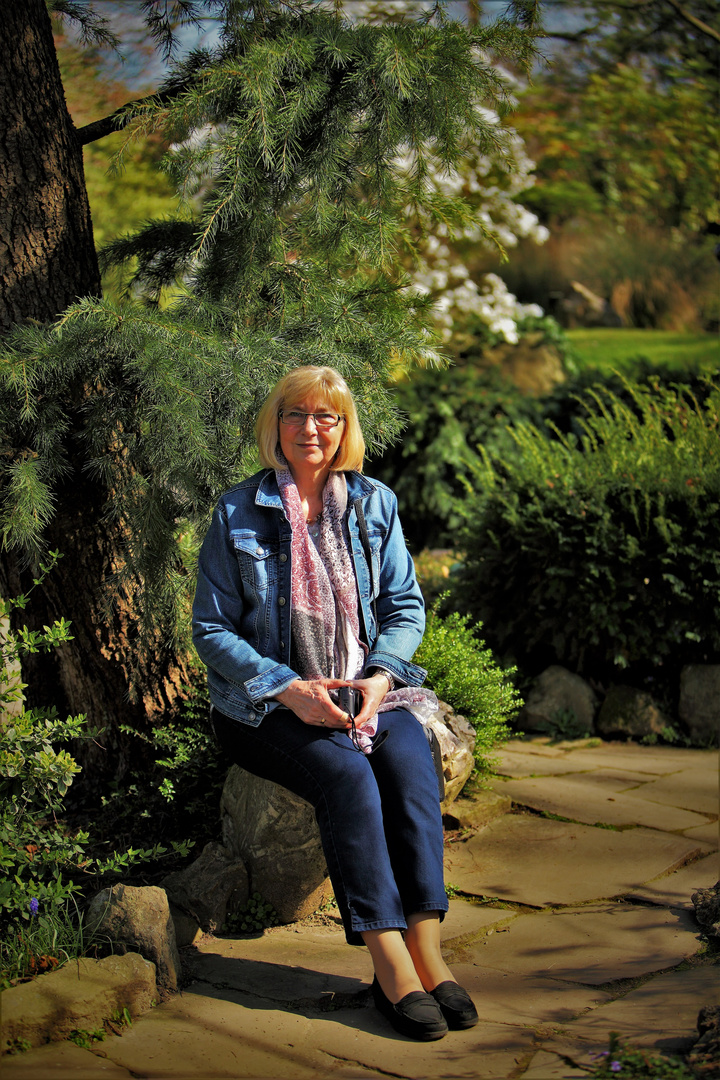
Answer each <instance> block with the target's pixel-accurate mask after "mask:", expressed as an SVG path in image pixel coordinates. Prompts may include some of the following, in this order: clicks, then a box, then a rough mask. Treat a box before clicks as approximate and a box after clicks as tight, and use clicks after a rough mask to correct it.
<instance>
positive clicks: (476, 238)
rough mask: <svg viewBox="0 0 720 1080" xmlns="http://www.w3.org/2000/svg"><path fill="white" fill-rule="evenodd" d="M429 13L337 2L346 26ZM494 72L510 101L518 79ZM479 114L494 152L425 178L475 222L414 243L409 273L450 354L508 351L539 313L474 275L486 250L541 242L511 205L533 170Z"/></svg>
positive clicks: (521, 148) (515, 139) (516, 141)
mask: <svg viewBox="0 0 720 1080" xmlns="http://www.w3.org/2000/svg"><path fill="white" fill-rule="evenodd" d="M433 6H434V5H433V4H431V3H429V2H428V0H425V2H423V0H392V2H388V0H345V3H344V5H343V11H344V13H345V14H346V15H347V17H348V18H350V19H352V20H353V21H356V22H359V21H363V22H367V23H375V24H377V23H380V22H384V21H385V22H386V21H389V20H392V21H399V20H401V19H403V18H405V17H408V16H411V17H417V16H418V15H421V14H423V13H427V12H428V11H429V9H430V8H432V7H433ZM497 72H498V76H499V78H500V79H501V80H502V81H503V82H504V83H505V85H506V88H507V91H508V94H509V95H510V96H511V97H512V92H513V90H514V89H516V88H517V87H519V82H518V80H517V79H516V77H515V76H514V75H513V74H511V73H510V72H508V71H507V70H506V69H504V68H502V67H500V66H498V67H497ZM485 112H486V117H487V120H488V121H489V122H490V123H491V124H494V125H496V126H497V129H498V139H497V145H496V147H495V151H494V153H492V154H488V153H484V154H483V153H480V152H479V151H478V150H477V149H475V150H473V149H470V150H469V151H468V152H467V154H466V155H465V158H464V160H463V163H462V165H461V167H460V168H459V169H458V170H457V171H454V172H451V173H448V172H447V171H443V170H442V168H441V167H440V166H439V165H438V167H437V168H436V169H435V170H434V171H432V172H430V174H429V175H428V178H427V182H428V186H429V188H430V189H431V190H433V191H434V192H436V193H437V194H438V195H441V196H443V197H444V198H454V197H463V198H465V199H466V200H468V202H469V203H470V204H471V205H472V206H473V208H474V211H475V222H474V223H473V224H472V225H468V226H466V227H464V228H462V229H460V230H459V231H456V232H455V234H454V235H452V236H451V235H450V228H449V227H443V226H440V227H439V228H438V227H437V226H436V227H435V228H434V229H433V230H432V231H431V232H428V234H427V235H426V236H425V237H424V239H423V241H422V242H421V244H420V252H421V255H422V257H423V262H422V263H421V264H420V265H419V266H418V265H416V264H413V265H412V266H411V267H409V270H410V274H411V277H412V280H413V282H414V284H415V286H416V288H417V289H418V291H419V292H420V293H422V294H423V295H429V296H430V297H431V298H432V299H433V300H434V302H435V304H434V310H435V318H436V321H437V323H438V325H439V327H440V328H441V330H442V335H443V338H444V340H445V342H446V343H447V344H448V345H449V346H450V347H452V345H453V344H456V345H457V344H459V341H458V339H459V338H460V339H461V338H465V337H467V335H468V334H471V335H482V334H483V332H489V333H490V334H491V335H493V336H494V337H496V338H499V339H501V340H503V341H507V342H510V343H513V344H514V343H516V342H517V341H518V339H519V336H520V334H519V330H518V323H519V322H521V321H522V320H523V319H525V318H527V317H528V316H534V317H537V318H540V317H542V315H543V314H544V313H543V310H542V308H541V307H540V306H539V305H538V304H521V303H519V301H518V300H517V298H516V297H515V296H514V295H513V294H512V293H511V292H509V291H508V289H507V287H506V285H505V283H504V282H503V280H502V278H501V277H500V276H499V275H497V274H493V273H484V272H482V271H481V270H479V269H477V268H476V267H477V264H478V263H479V262H481V260H482V257H483V256H484V255H486V254H487V252H488V251H492V250H493V249H498V248H499V249H501V250H502V251H503V252H507V251H508V250H511V249H512V248H514V247H517V244H518V241H519V240H526V239H529V240H531V241H534V242H535V243H537V244H543V243H545V241H546V240H547V239H548V236H549V232H548V230H547V229H546V228H545V227H544V226H543V225H541V224H540V223H539V221H538V218H537V217H536V215H535V214H534V213H532V211H530V210H528V209H527V207H525V206H523V205H522V204H521V203H519V202H518V201H517V198H518V196H520V195H521V194H522V192H523V191H527V190H528V188H530V187H532V185H533V183H534V175H533V173H534V169H535V163H534V162H533V161H532V160H531V159H530V157H529V156H528V154H527V152H526V150H525V143H524V141H523V139H522V138H521V137H520V135H519V134H518V133H517V132H516V131H514V130H512V129H511V128H507V127H506V126H504V125H501V122H500V118H499V116H498V115H497V114H496V113H494V112H492V111H490V110H485ZM414 164H415V162H414V160H413V159H412V158H411V157H410V156H408V157H406V158H405V159H401V160H399V161H398V169H399V170H406V171H408V172H409V171H411V170H412V169H413V166H414Z"/></svg>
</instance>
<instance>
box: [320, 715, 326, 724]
mask: <svg viewBox="0 0 720 1080" xmlns="http://www.w3.org/2000/svg"><path fill="white" fill-rule="evenodd" d="M326 720H327V717H326V716H323V718H322V720H321V721H320V723H321V724H324V723H325V721H326Z"/></svg>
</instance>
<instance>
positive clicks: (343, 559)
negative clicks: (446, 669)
mask: <svg viewBox="0 0 720 1080" xmlns="http://www.w3.org/2000/svg"><path fill="white" fill-rule="evenodd" d="M276 477H277V483H278V488H279V490H280V498H281V499H282V504H283V508H284V510H285V513H286V515H287V518H288V521H289V522H290V526H291V529H292V542H291V549H290V550H291V566H292V583H291V600H292V608H291V616H290V619H291V622H290V626H291V633H292V641H293V648H294V654H295V662H296V664H297V668H298V674H299V675H300V676H301V677H302V678H303V679H322V678H326V679H359V678H361V677H362V673H363V670H364V667H365V660H366V657H367V653H368V649H367V646H366V645H365V644H364V642H363V641H362V640H361V638H360V617H359V612H358V593H357V581H356V578H355V568H354V566H353V562H352V557H351V555H350V544H349V540H350V537H349V533H348V530H347V503H348V493H347V483H346V481H345V476H344V474H343V473H341V472H331V473H330V475H329V476H328V479H327V482H326V484H325V488H324V491H323V508H322V513H321V516H320V528H319V534H318V536H317V542H316V543H315V542H314V541H313V539H312V538H311V536H310V535H309V533H308V528H307V524H306V522H305V514H304V513H303V508H302V503H301V501H300V495H299V493H298V489H297V487H296V485H295V481H294V480H293V478H292V474H291V473H290V470H289V469H284V470H280V469H278V470H276ZM399 707H402V708H405V709H409V711H410V712H412V713H413V714H414V715H415V716H416V717H417V719H418V720H419V721H420V722H421V723H426V722H427V720H428V719H429V717H430V716H431V715H432V713H433V712H434V711H435V710H436V709H437V707H438V706H437V698H436V697H435V695H434V694H433V693H432V691H428V690H422V689H420V688H419V687H403V688H401V689H399V690H393V691H391V692H390V693H389V694H387V695H386V696H385V698H384V700H383V702H382V704H381V705H380V708H379V710H378V712H385V711H386V710H388V709H395V708H399ZM376 732H377V715H376V716H374V717H373V718H372V720H371V721H370V722H369V723H368V724H366V725H365V726H364V727H363V729H362V731H360V732H358V736H359V740H360V746H361V747H362V749H364V750H366V751H367V750H369V749H370V748H371V745H372V744H371V741H370V740H371V738H372V736H373V735H375V733H376Z"/></svg>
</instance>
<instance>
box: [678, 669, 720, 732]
mask: <svg viewBox="0 0 720 1080" xmlns="http://www.w3.org/2000/svg"><path fill="white" fill-rule="evenodd" d="M678 712H679V715H680V719H681V720H682V721H683V723H685V724H687V726H688V728H689V731H690V738H691V739H692V741H693V742H694V743H699V744H700V745H701V746H712V745H715V746H717V742H718V733H719V732H720V664H688V665H687V667H684V668H683V669H682V672H681V674H680V705H679V708H678Z"/></svg>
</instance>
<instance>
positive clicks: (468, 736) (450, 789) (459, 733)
mask: <svg viewBox="0 0 720 1080" xmlns="http://www.w3.org/2000/svg"><path fill="white" fill-rule="evenodd" d="M428 726H429V727H431V728H432V729H433V731H434V732H435V734H436V735H437V738H438V742H439V743H440V750H441V752H442V763H443V775H444V777H445V798H444V799H443V801H442V811H443V813H445V812H446V811H447V810H448V809H449V808H450V806H451V804H452V803H453V802H454V801H455V799H456V798H457V797H458V795H459V794H460V792H461V791H462V789H463V787H464V786H465V783H466V781H467V780H468V778H469V776H470V774H471V772H472V771H473V769H474V768H475V756H474V749H475V729H474V728H473V726H472V724H469V723H468V721H467V720H466V719H465V717H464V716H460V714H459V713H456V712H453V710H452V709H451V708H450V706H449V705H446V704H445V702H444V701H439V702H438V709H437V712H436V713H435V714H434V715H433V716H431V717H430V720H429V721H428Z"/></svg>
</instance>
